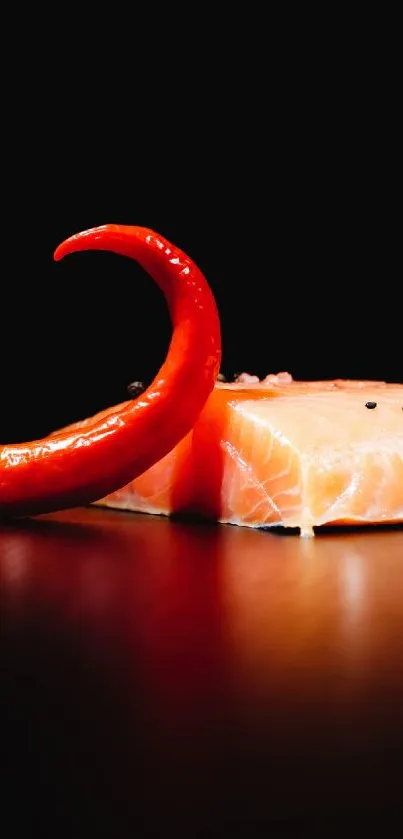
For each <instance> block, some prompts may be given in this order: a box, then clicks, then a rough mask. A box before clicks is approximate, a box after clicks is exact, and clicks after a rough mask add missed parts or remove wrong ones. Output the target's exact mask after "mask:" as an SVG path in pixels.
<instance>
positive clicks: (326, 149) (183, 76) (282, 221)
mask: <svg viewBox="0 0 403 839" xmlns="http://www.w3.org/2000/svg"><path fill="white" fill-rule="evenodd" d="M19 13H20V12H19ZM168 13H169V14H170V13H171V7H169V11H168ZM37 14H38V11H37V9H35V17H36V16H37ZM136 14H138V10H136ZM194 14H195V19H193V18H192V19H190V13H188V15H187V16H186V20H185V22H184V25H185V26H186V36H182V35H181V34H180V31H179V30H178V29H177V28H176V26H175V25H174V24H172V22H168V23H167V25H166V26H165V28H164V26H163V27H162V31H161V41H162V42H164V43H165V45H166V47H167V55H166V56H165V57H164V56H162V55H161V51H160V46H161V44H160V42H159V41H158V40H156V34H155V31H154V25H155V19H154V18H155V14H154V10H152V11H149V10H148V9H147V8H146V9H145V17H146V18H147V19H146V21H141V22H140V21H138V20H137V27H135V28H134V29H133V28H132V26H131V24H130V26H129V24H128V23H127V30H128V33H127V34H128V42H127V43H126V44H125V45H124V46H122V40H123V34H124V33H123V32H120V33H119V34H118V35H116V38H115V36H114V35H113V34H112V33H111V32H108V34H107V35H106V36H105V37H104V38H102V37H101V36H100V34H99V32H98V29H97V25H98V23H99V20H98V19H95V18H94V20H91V26H90V29H89V32H87V33H86V34H84V35H83V36H82V42H81V44H80V45H79V44H78V39H79V36H78V31H79V30H80V29H81V25H82V21H81V20H77V19H74V20H73V22H72V30H71V32H67V31H66V27H67V24H68V22H69V20H68V19H69V16H70V12H69V13H67V12H66V14H65V19H64V20H63V21H62V22H58V21H56V18H55V17H52V18H49V16H48V10H46V14H45V21H44V22H43V31H44V32H46V35H45V38H44V40H45V41H46V43H47V49H46V51H44V49H43V44H41V43H40V42H39V41H38V38H37V35H38V33H37V31H35V28H34V26H31V25H30V22H29V21H28V20H27V18H26V12H25V11H24V28H23V27H22V26H21V25H18V26H17V27H16V29H15V30H14V31H15V33H16V42H15V43H14V53H13V55H14V62H15V64H14V65H12V66H11V61H10V67H9V68H8V73H7V74H5V75H4V77H3V91H2V125H3V129H2V132H3V133H2V159H1V200H2V209H3V213H2V263H1V272H2V283H1V286H2V296H1V328H0V360H1V368H0V369H1V411H0V443H3V442H8V441H10V442H11V441H19V440H27V439H33V438H36V437H40V436H42V435H44V434H46V433H48V432H49V431H51V430H52V429H53V428H56V427H59V426H62V425H63V424H64V423H68V422H71V421H73V420H75V419H79V418H81V417H84V416H87V415H88V414H90V413H91V412H93V411H96V410H98V409H100V408H102V407H106V406H107V405H110V404H113V403H115V402H119V401H121V400H123V399H125V397H126V385H127V384H128V383H129V382H130V381H132V380H133V379H136V380H137V379H142V380H145V381H148V380H150V378H151V377H152V376H153V375H154V373H155V372H156V370H157V368H158V365H159V363H160V362H161V361H162V359H163V357H164V354H165V352H166V349H167V344H168V340H169V335H170V327H169V321H168V316H167V312H166V308H165V304H164V301H163V299H162V297H161V295H160V293H159V292H158V290H157V289H156V288H155V286H154V285H153V283H152V282H151V281H150V280H149V279H148V278H147V277H146V276H145V275H144V274H143V272H142V271H141V270H140V269H138V268H137V266H136V265H135V264H134V263H131V262H129V261H128V260H124V259H123V258H121V257H117V256H113V255H110V254H104V253H89V254H79V255H74V256H71V257H69V258H68V259H66V260H64V261H63V262H62V263H58V264H55V263H54V262H53V261H52V254H53V251H54V249H55V247H56V246H57V245H58V244H59V243H60V242H61V241H62V240H63V239H64V238H65V237H67V236H69V235H71V234H73V233H75V232H77V231H79V230H83V229H86V228H88V227H92V226H95V225H98V224H104V223H108V222H115V223H120V224H139V225H144V226H148V227H151V228H153V229H155V230H156V231H158V232H159V233H161V234H162V235H164V236H165V237H167V238H168V239H170V240H171V241H172V242H173V243H174V244H176V245H178V246H180V247H182V248H183V249H184V250H185V251H186V252H187V253H188V255H189V256H190V257H192V258H193V259H194V260H195V261H196V262H197V263H198V265H199V267H200V268H201V269H202V270H203V272H204V273H205V275H206V277H207V278H208V280H209V282H210V284H211V287H212V289H213V292H214V294H215V296H216V300H217V303H218V307H219V311H220V316H221V323H222V336H223V364H222V369H223V371H224V372H225V373H227V374H228V375H231V374H232V373H234V372H238V371H240V370H247V371H250V372H256V373H258V374H259V375H261V376H263V375H265V374H266V373H267V372H276V371H279V370H288V371H289V372H291V373H292V374H293V375H294V376H295V377H298V378H318V377H321V378H322V377H325V378H332V377H368V378H381V379H387V380H398V381H402V380H403V375H402V373H403V364H402V340H401V305H400V298H401V275H402V272H401V220H400V215H399V214H400V204H401V193H402V190H401V176H400V157H401V141H400V137H399V133H398V124H399V122H400V120H399V117H400V110H401V108H400V99H401V95H400V90H398V91H397V93H396V92H395V91H394V89H393V78H394V77H395V68H394V66H393V57H394V55H396V50H395V51H394V50H393V45H392V47H390V45H389V39H390V30H391V28H392V29H393V23H391V24H390V26H388V33H389V34H388V35H387V37H386V39H384V40H383V39H382V36H381V35H379V36H378V26H379V22H378V20H376V21H374V24H375V26H374V33H372V36H371V37H367V35H366V29H365V26H364V22H363V21H362V20H360V21H359V22H357V24H356V25H355V26H354V25H353V24H352V21H351V19H350V17H348V19H346V20H345V21H340V23H341V32H342V35H341V37H340V38H336V39H335V43H334V45H333V50H332V49H330V34H329V33H330V31H332V32H333V31H335V28H336V27H335V24H334V22H333V23H332V25H331V26H327V25H325V24H323V25H322V24H321V22H320V21H319V33H318V31H317V29H316V28H314V26H313V25H312V31H310V33H309V34H310V36H311V39H310V40H309V39H307V38H306V33H303V32H302V31H300V28H299V21H298V20H295V18H296V14H297V13H296V12H295V10H293V12H292V16H293V20H292V21H291V20H290V19H289V18H290V17H291V12H290V11H289V10H288V9H287V11H286V17H287V16H288V19H287V20H286V21H285V25H284V29H283V30H282V31H281V33H280V32H279V30H278V29H277V28H276V27H274V26H273V25H271V26H267V27H261V29H262V37H261V40H260V41H259V42H258V40H257V37H256V36H255V35H254V36H253V37H252V38H251V39H249V37H248V35H247V34H246V32H245V26H246V18H247V17H248V14H249V12H247V13H246V12H245V9H244V7H241V17H242V20H241V21H240V23H241V27H240V28H241V32H240V33H239V34H238V35H236V34H235V33H234V31H233V29H232V25H233V21H231V27H230V26H229V23H228V20H227V19H226V20H225V26H224V29H225V31H224V32H221V33H218V34H217V36H216V44H215V46H216V47H217V53H218V58H219V62H218V63H219V72H217V70H216V68H215V67H213V66H212V65H211V52H212V40H214V33H215V32H216V27H217V21H216V20H215V21H214V26H211V27H210V28H209V33H208V36H209V37H208V39H206V38H205V36H204V34H203V33H201V32H200V31H199V30H200V17H201V13H200V11H199V13H198V12H197V10H196V11H194ZM232 14H233V10H231V17H232ZM377 14H378V12H377ZM303 15H304V16H306V15H307V12H306V10H305V9H304V10H303ZM250 16H251V17H252V16H253V15H252V12H251V13H250ZM367 16H368V15H366V17H367ZM96 17H97V18H98V17H103V14H102V12H101V11H98V12H97V16H96ZM182 17H183V16H182ZM226 17H227V16H226ZM151 18H152V19H151ZM104 20H105V23H106V24H107V26H108V28H109V27H110V26H111V15H110V12H108V14H107V15H106V17H105V18H104ZM250 22H251V20H250V19H249V23H250ZM182 23H183V20H182ZM257 23H258V27H257V28H258V29H259V28H260V26H259V21H257ZM312 23H313V22H312ZM123 24H124V25H123V29H125V28H126V26H125V21H123ZM144 24H146V25H144ZM315 24H316V25H317V24H318V21H317V20H316V21H315ZM41 25H42V24H41V23H39V28H40V27H41ZM366 25H367V24H366ZM308 26H309V21H308ZM290 30H292V34H293V37H291V34H290ZM5 31H6V30H5ZM398 31H399V30H398ZM145 32H146V33H147V36H148V38H149V40H150V41H151V43H150V48H149V51H147V46H148V45H147V44H145V52H144V53H143V54H140V55H139V48H140V47H141V44H142V41H143V40H146V39H145V35H144V33H145ZM6 37H7V39H11V34H10V31H9V30H7V31H6ZM199 37H200V43H201V46H200V47H199V48H197V45H196V41H197V39H198V38H199ZM25 38H26V42H27V43H25V40H24V39H25ZM381 41H383V44H384V46H386V49H385V52H384V53H382V54H381V52H380V42H381ZM28 43H29V44H31V48H30V51H29V52H28V50H27V44H28ZM298 43H299V46H300V49H299V50H298V51H297V50H296V49H295V45H296V44H298ZM90 45H91V46H94V45H95V47H96V49H97V50H98V55H97V56H91V59H90V60H89V61H88V65H87V66H86V67H85V68H82V67H80V68H78V67H77V52H78V51H79V46H81V47H82V48H83V49H84V51H85V52H87V51H88V49H89V46H90ZM224 47H225V49H224ZM229 47H231V50H229ZM226 50H228V53H227V52H226ZM116 52H117V53H118V54H120V58H121V59H123V62H122V63H124V62H126V66H125V67H124V68H123V67H122V66H119V57H118V58H117V57H116ZM230 53H231V54H230ZM190 57H192V59H193V62H194V65H195V67H194V70H195V72H194V73H192V74H190V72H189V64H190V63H191V62H190ZM174 59H175V65H176V66H175V70H176V74H175V77H174V78H172V70H173V67H172V65H173V63H174ZM16 68H19V71H18V72H16ZM168 69H169V71H170V73H169V76H168ZM75 71H77V76H75ZM381 71H382V72H381ZM10 78H12V85H11V84H10ZM125 81H126V82H127V89H123V87H124V84H123V83H124V82H125ZM101 280H102V282H103V285H102V288H101V286H100V281H101ZM27 643H29V637H28V639H27ZM44 643H45V649H46V642H44ZM47 643H51V639H50V640H49V639H48V640H47ZM14 651H15V648H14V647H12V646H11V653H9V655H10V660H12V661H13V662H14ZM17 652H18V650H17ZM30 660H31V659H30ZM16 672H17V674H18V661H17V664H16ZM66 672H67V673H68V672H69V671H68V667H67V669H66ZM48 676H49V674H48ZM37 678H38V676H37V674H36V673H35V674H34V676H33V682H34V681H35V679H37ZM49 678H50V676H49ZM39 679H40V675H39ZM11 685H12V688H13V687H14V680H13V678H11ZM33 694H34V695H35V691H34V690H33V688H32V686H31V687H30V686H29V684H27V683H24V684H23V685H22V687H21V690H20V685H18V693H17V694H16V695H15V694H13V691H12V690H11V692H10V695H9V701H8V704H7V696H6V708H5V711H4V714H3V715H2V721H3V729H4V731H5V732H6V733H7V729H8V721H9V720H10V719H11V720H12V719H13V717H14V715H15V707H16V697H17V699H18V703H19V704H18V703H17V708H19V713H17V723H16V724H15V725H14V726H11V734H8V742H7V744H6V745H7V746H8V751H9V753H10V754H13V757H14V759H15V763H16V766H17V771H16V773H15V774H14V775H12V776H11V777H12V778H18V779H20V773H19V764H21V765H24V761H26V760H27V754H26V748H25V734H24V719H25V721H26V719H28V727H29V725H30V721H31V720H32V715H31V716H30V713H29V712H27V714H26V716H24V709H26V708H28V709H29V708H30V703H31V701H32V695H33ZM21 719H22V723H23V724H22V727H21V730H20V731H19V734H18V737H17V741H16V742H15V741H14V740H13V732H15V731H16V730H17V727H18V725H19V721H20V720H21ZM29 731H31V734H32V730H31V729H29ZM49 731H50V732H51V726H50V728H49ZM35 734H36V735H37V736H38V739H41V738H42V736H43V738H44V740H43V750H44V751H43V754H44V756H45V757H44V762H45V764H46V759H47V755H48V753H49V749H51V748H52V734H51V733H50V734H48V735H46V731H44V730H43V729H41V728H40V729H39V732H35ZM46 736H47V739H46ZM41 744H42V742H41ZM46 750H48V751H46ZM257 774H258V773H257ZM32 777H33V783H34V782H35V780H37V779H36V777H35V774H33V776H32ZM37 783H39V781H37ZM12 786H13V784H12V783H11V787H12ZM11 792H12V793H13V795H15V798H16V804H14V803H13V808H14V809H13V818H15V815H16V813H17V814H18V815H20V816H21V817H23V807H24V800H25V798H26V795H27V785H26V786H25V787H24V785H23V786H22V788H21V787H19V786H18V783H17V784H16V785H15V788H13V789H10V784H9V787H8V789H7V792H6V796H5V797H6V798H7V797H8V796H9V797H10V800H11ZM35 792H36V787H35V783H34V786H33V795H34V796H35ZM68 796H69V791H68V790H67V791H66V799H65V800H66V810H68V806H69V802H68ZM13 802H14V799H13ZM21 802H22V804H21ZM151 806H152V805H150V807H151ZM156 806H158V805H156Z"/></svg>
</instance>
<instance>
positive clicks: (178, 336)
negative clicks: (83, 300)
mask: <svg viewBox="0 0 403 839" xmlns="http://www.w3.org/2000/svg"><path fill="white" fill-rule="evenodd" d="M84 250H104V251H112V252H114V253H116V254H121V255H123V256H127V257H131V258H132V259H135V260H136V261H137V262H138V263H139V264H140V265H141V266H142V267H143V268H144V269H145V270H146V271H147V272H148V273H149V274H150V276H151V277H152V278H153V279H154V280H155V282H156V283H157V285H158V286H159V287H160V289H161V291H162V292H163V294H164V296H165V298H166V301H167V304H168V308H169V312H170V317H171V321H172V327H173V332H172V338H171V341H170V345H169V348H168V352H167V356H166V359H165V361H164V363H163V364H162V366H161V368H160V369H159V371H158V373H157V374H156V376H155V378H154V380H153V381H152V382H151V384H150V385H149V387H147V388H146V389H145V390H144V391H143V392H141V393H139V395H138V396H137V398H135V399H131V400H129V401H127V402H124V403H122V404H120V405H116V406H115V407H112V408H109V409H107V410H105V411H102V412H100V413H99V414H97V415H96V416H95V417H93V418H92V419H90V420H88V421H87V422H86V423H85V424H84V425H82V424H80V423H77V425H76V426H75V425H73V426H71V427H70V428H69V429H67V430H66V429H64V430H63V431H62V432H59V433H54V434H52V435H50V436H49V437H46V438H44V439H42V440H35V441H33V442H29V443H19V444H16V445H5V446H1V447H0V516H1V517H14V516H29V515H38V514H40V513H48V512H53V511H57V510H61V509H65V508H69V507H75V506H78V505H82V504H89V503H91V502H93V501H97V500H99V499H100V498H103V497H104V496H105V495H108V494H109V493H111V492H114V491H115V490H118V489H120V488H121V487H123V486H125V484H127V483H129V482H130V481H132V480H133V479H134V478H135V477H137V476H138V475H140V474H142V473H143V472H145V471H146V469H149V468H150V467H151V466H152V465H153V464H154V463H156V462H157V461H158V460H160V458H161V457H164V455H165V454H167V453H168V452H169V451H170V450H171V449H172V448H173V447H174V446H175V445H176V444H177V443H178V442H179V440H181V439H182V438H183V437H184V436H185V435H186V434H187V433H188V432H189V431H190V430H191V428H192V427H193V425H194V423H195V421H196V419H197V417H198V415H199V413H200V411H201V410H202V408H203V406H204V404H205V402H206V401H207V398H208V396H209V394H210V393H211V391H212V390H213V388H214V384H215V382H216V379H217V376H218V373H219V368H220V362H221V335H220V322H219V317H218V312H217V307H216V304H215V300H214V296H213V293H212V291H211V289H210V287H209V285H208V283H207V281H206V279H205V277H204V276H203V274H202V272H201V271H200V270H199V268H198V267H197V266H196V265H195V263H194V262H193V261H192V260H191V259H190V258H189V257H188V256H187V255H186V254H185V253H183V251H181V250H179V249H178V248H176V247H175V246H174V245H172V244H171V243H170V242H168V241H167V240H166V239H165V238H164V237H162V236H160V235H158V234H157V233H155V232H154V231H152V230H149V229H147V228H144V227H132V226H126V225H116V224H106V225H103V226H101V227H95V228H92V229H90V230H85V231H82V232H81V233H77V234H75V235H74V236H71V237H70V238H69V239H66V240H65V241H64V242H62V244H60V245H59V246H58V247H57V248H56V251H55V253H54V259H55V260H56V261H57V260H60V259H62V258H63V257H65V256H67V255H68V254H72V253H74V252H78V251H84ZM133 395H134V394H133Z"/></svg>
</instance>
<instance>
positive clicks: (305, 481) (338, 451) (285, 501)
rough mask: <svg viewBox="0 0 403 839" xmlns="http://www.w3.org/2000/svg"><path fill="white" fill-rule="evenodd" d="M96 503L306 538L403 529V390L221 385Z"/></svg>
mask: <svg viewBox="0 0 403 839" xmlns="http://www.w3.org/2000/svg"><path fill="white" fill-rule="evenodd" d="M97 504H99V505H104V506H107V507H116V508H121V509H124V510H133V511H142V512H147V513H157V514H163V515H172V514H178V513H182V514H184V513H192V514H197V515H198V516H201V517H204V518H207V519H212V520H215V521H219V522H225V523H231V524H237V525H246V526H249V527H262V526H265V527H266V526H273V525H277V526H278V525H280V526H284V527H291V528H299V530H300V532H301V534H302V535H312V533H313V528H314V527H317V526H322V525H327V524H337V525H338V524H354V523H363V524H379V523H397V522H403V385H401V384H386V383H384V382H365V381H364V382H360V381H342V380H338V381H323V382H298V381H294V380H293V379H292V378H291V376H290V375H289V374H287V373H280V374H278V375H270V376H267V377H266V379H264V380H263V381H261V382H259V379H258V378H257V377H256V376H248V375H247V374H243V375H242V376H240V377H239V378H238V380H237V381H236V382H235V383H232V384H221V383H217V385H216V387H215V389H214V391H213V393H212V394H211V396H210V397H209V399H208V402H207V404H206V406H205V408H204V410H203V411H202V413H201V415H200V417H199V419H198V421H197V423H196V425H195V426H194V428H193V430H192V431H191V432H190V434H188V435H187V437H185V438H184V439H183V440H182V441H181V443H180V444H179V445H177V446H176V448H175V449H173V450H172V451H171V452H170V453H169V454H168V455H167V456H166V457H164V458H163V459H162V460H160V461H159V462H158V463H156V464H155V465H154V466H153V467H152V468H151V469H149V470H148V471H147V472H145V473H144V474H143V475H141V476H140V477H139V478H136V480H134V481H133V482H132V483H130V484H129V485H128V486H125V487H124V488H122V489H121V490H120V491H119V492H115V493H113V494H112V495H109V496H108V497H107V498H104V499H102V500H101V501H99V502H97Z"/></svg>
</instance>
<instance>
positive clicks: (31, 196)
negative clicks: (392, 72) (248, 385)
mask: <svg viewBox="0 0 403 839" xmlns="http://www.w3.org/2000/svg"><path fill="white" fill-rule="evenodd" d="M349 93H350V96H349V98H343V96H342V95H341V91H340V90H337V87H335V88H329V87H327V86H326V85H324V87H323V90H322V91H318V90H317V91H316V92H315V95H313V94H312V91H311V97H308V96H307V94H306V91H305V93H304V91H303V90H302V89H301V90H298V88H297V87H296V80H294V83H293V86H292V88H288V87H287V85H285V86H284V87H282V88H281V90H280V91H278V92H277V97H276V98H274V97H273V95H271V96H270V98H269V100H268V101H267V107H266V108H261V109H260V110H257V108H256V98H255V97H252V96H251V101H248V96H247V95H246V94H245V92H244V96H243V99H242V101H240V102H239V103H238V102H237V101H236V99H235V100H233V107H232V110H231V111H230V113H227V112H222V111H220V102H219V101H218V102H214V103H212V104H211V108H210V106H209V105H207V104H206V101H205V100H204V99H203V97H200V96H199V98H197V97H196V99H195V101H194V102H191V103H190V104H189V102H188V101H187V102H186V103H185V104H183V103H181V104H180V105H179V104H178V105H176V104H175V102H174V101H171V100H170V99H169V98H168V99H167V102H166V110H164V111H163V113H161V112H160V111H158V110H153V108H151V110H152V111H153V113H152V118H151V121H148V120H147V117H146V116H145V115H144V113H141V114H137V113H136V108H135V107H133V112H132V113H130V115H129V118H128V121H127V123H125V122H122V121H121V120H120V121H119V120H118V117H117V115H116V114H115V112H114V111H113V108H112V111H111V113H110V112H109V104H110V102H108V107H106V104H105V103H103V105H102V107H101V108H98V109H97V108H96V107H91V104H90V103H89V104H88V110H86V112H85V115H84V120H83V121H82V111H80V114H79V115H76V116H73V115H72V113H71V112H70V111H68V113H67V115H63V113H60V112H59V107H58V104H57V101H55V102H54V101H53V100H52V98H51V95H50V92H49V91H48V98H47V96H46V95H45V98H44V100H43V101H42V102H41V110H40V115H39V117H38V121H37V123H35V121H34V119H33V111H32V103H31V106H30V107H31V121H30V123H29V124H27V126H26V129H27V133H26V134H24V143H23V146H22V148H20V149H19V152H18V155H17V160H16V161H15V163H13V164H10V168H11V169H12V172H13V179H12V181H11V182H10V180H7V181H6V179H5V181H4V184H5V185H6V184H7V186H6V193H5V194H4V195H3V201H4V205H5V206H6V205H7V203H9V204H11V208H10V207H8V212H7V218H6V221H5V222H3V225H4V226H3V284H2V329H1V335H0V340H1V344H0V353H1V359H2V365H1V368H2V397H3V398H2V411H1V427H0V441H1V442H11V441H18V440H24V439H32V438H36V437H39V436H42V435H43V434H46V433H48V432H49V431H50V430H52V429H54V428H56V427H59V426H61V425H63V424H64V423H68V422H70V421H73V420H75V419H79V418H81V417H84V416H86V415H88V414H90V413H91V412H93V411H96V410H98V409H100V408H102V407H106V406H108V405H111V404H114V403H115V402H119V401H121V400H123V399H125V396H126V385H127V384H128V383H129V382H130V381H132V380H143V381H146V382H147V381H150V380H151V378H152V377H153V375H154V374H155V373H156V371H157V369H158V365H159V364H160V363H161V361H162V360H163V358H164V355H165V352H166V349H167V346H168V341H169V336H170V324H169V320H168V314H167V310H166V307H165V303H164V300H163V298H162V296H161V294H160V292H159V291H158V290H157V288H156V287H155V286H154V284H153V283H152V281H151V280H150V279H148V278H147V277H146V275H145V274H144V273H143V272H142V271H141V270H140V269H139V268H138V267H137V266H136V265H135V264H134V263H132V262H129V260H125V259H123V258H122V257H118V256H115V255H111V254H106V253H95V254H94V253H90V254H80V255H74V256H72V257H69V258H68V259H66V260H64V261H63V262H62V263H58V264H56V263H54V262H53V259H52V255H53V251H54V248H55V247H56V246H57V245H58V244H59V242H60V241H62V240H63V239H64V238H65V237H67V236H69V235H71V234H73V233H75V232H78V231H79V230H82V229H86V228H88V227H92V226H95V225H98V224H104V223H108V222H115V223H120V224H139V225H143V226H147V227H151V228H153V229H154V230H156V231H157V232H159V233H160V234H162V235H164V236H165V237H166V238H168V239H169V240H170V241H172V242H173V243H174V244H176V245H178V246H179V247H181V248H182V249H184V250H185V251H186V252H187V253H188V255H189V256H191V257H192V258H193V259H194V260H195V261H196V262H197V263H198V265H199V267H200V268H201V269H202V271H203V272H204V274H205V275H206V277H207V279H208V280H209V282H210V284H211V287H212V289H213V291H214V294H215V296H216V300H217V304H218V307H219V312H220V316H221V323H222V337H223V362H222V369H223V371H224V372H225V373H226V374H227V375H229V376H231V375H232V374H233V373H236V372H239V371H242V370H246V371H249V372H254V373H257V374H259V375H260V376H264V375H265V374H266V373H268V372H278V371H280V370H288V371H289V372H291V373H292V374H293V375H294V377H296V378H307V379H310V378H333V377H359V378H363V377H367V378H373V379H374V378H380V379H386V380H398V381H399V380H400V381H402V379H403V376H402V362H401V355H402V354H401V321H400V314H399V313H400V303H399V299H400V294H401V291H400V289H401V256H400V252H399V248H400V244H399V243H400V231H399V229H398V223H397V215H396V199H397V197H398V183H397V181H396V176H397V169H396V165H397V150H396V144H397V137H396V130H395V125H394V122H395V119H396V111H395V108H394V107H392V106H391V103H390V102H388V101H386V100H385V99H383V97H382V91H378V98H377V100H374V90H371V89H370V88H368V89H367V90H365V91H363V90H361V91H360V97H359V99H358V98H356V95H355V93H354V89H353V90H351V89H350V91H349ZM291 94H292V95H291ZM161 98H162V99H163V96H162V94H161ZM82 100H83V97H82V95H81V103H80V107H81V109H83V107H84V102H83V101H82ZM218 100H219V96H218ZM179 101H180V97H179ZM93 117H94V122H92V118H93ZM28 129H29V130H28ZM17 134H18V138H19V142H20V143H21V129H20V128H19V129H18V131H17ZM12 143H13V135H12V134H11V135H10V145H12ZM12 160H15V151H14V156H13V157H12ZM8 166H9V164H8V163H7V164H6V163H5V164H4V173H5V172H6V169H7V168H8ZM9 199H10V200H9Z"/></svg>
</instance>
